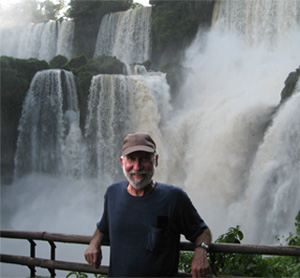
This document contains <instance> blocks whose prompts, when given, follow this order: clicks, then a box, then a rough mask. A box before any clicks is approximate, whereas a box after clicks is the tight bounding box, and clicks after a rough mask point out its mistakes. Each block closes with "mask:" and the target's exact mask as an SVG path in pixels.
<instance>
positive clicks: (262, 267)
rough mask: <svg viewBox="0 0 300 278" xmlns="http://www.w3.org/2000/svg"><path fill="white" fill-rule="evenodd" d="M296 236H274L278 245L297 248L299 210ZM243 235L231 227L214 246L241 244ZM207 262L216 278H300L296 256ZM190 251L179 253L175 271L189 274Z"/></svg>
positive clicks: (224, 256)
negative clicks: (219, 244)
mask: <svg viewBox="0 0 300 278" xmlns="http://www.w3.org/2000/svg"><path fill="white" fill-rule="evenodd" d="M295 226H296V233H295V234H293V233H290V234H289V236H288V237H287V238H285V237H284V236H282V237H281V238H280V237H276V238H277V240H278V241H279V242H280V244H282V241H283V243H285V245H289V246H300V211H299V212H298V215H297V216H296V221H295ZM243 238H244V235H243V233H242V231H241V230H240V226H236V227H235V228H234V227H231V228H229V229H228V232H227V233H225V234H223V235H221V236H220V237H219V238H218V239H217V240H216V243H235V244H241V241H242V240H243ZM210 255H211V257H210V263H211V266H212V268H213V270H214V272H217V273H218V275H230V276H247V277H300V257H296V256H272V257H267V256H262V255H246V254H235V253H233V254H223V253H217V254H210ZM192 258H193V253H192V252H183V251H181V252H180V263H179V269H180V270H183V271H185V272H190V271H191V261H192Z"/></svg>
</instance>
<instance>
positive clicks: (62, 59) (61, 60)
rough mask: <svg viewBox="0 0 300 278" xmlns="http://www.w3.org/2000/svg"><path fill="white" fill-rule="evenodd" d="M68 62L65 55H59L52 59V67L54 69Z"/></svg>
mask: <svg viewBox="0 0 300 278" xmlns="http://www.w3.org/2000/svg"><path fill="white" fill-rule="evenodd" d="M67 62H68V59H67V58H66V57H65V56H62V55H57V56H55V57H54V58H53V59H52V60H51V61H50V63H49V64H50V67H51V68H53V69H56V68H62V67H63V65H64V64H66V63H67Z"/></svg>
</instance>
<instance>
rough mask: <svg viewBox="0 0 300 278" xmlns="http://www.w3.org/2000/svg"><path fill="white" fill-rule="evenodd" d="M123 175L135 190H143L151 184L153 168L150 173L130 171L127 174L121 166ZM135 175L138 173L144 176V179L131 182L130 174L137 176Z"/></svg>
mask: <svg viewBox="0 0 300 278" xmlns="http://www.w3.org/2000/svg"><path fill="white" fill-rule="evenodd" d="M123 173H124V175H125V177H126V179H127V180H128V182H129V183H130V184H131V185H132V186H133V187H134V188H135V189H143V188H145V187H146V186H148V185H149V184H150V182H151V179H152V177H153V175H154V167H153V169H152V171H149V172H147V171H133V170H132V171H130V172H127V171H126V170H125V167H124V166H123ZM137 173H140V174H146V176H145V177H143V178H142V177H141V179H138V180H133V179H132V178H131V175H132V174H137Z"/></svg>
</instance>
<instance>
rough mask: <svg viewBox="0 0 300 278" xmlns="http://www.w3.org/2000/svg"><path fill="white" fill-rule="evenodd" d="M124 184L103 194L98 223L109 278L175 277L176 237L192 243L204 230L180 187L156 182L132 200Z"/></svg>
mask: <svg viewBox="0 0 300 278" xmlns="http://www.w3.org/2000/svg"><path fill="white" fill-rule="evenodd" d="M127 185H128V182H127V181H124V182H120V183H115V184H112V185H111V186H110V187H109V188H108V189H107V192H106V194H105V203H104V213H103V216H102V219H101V221H100V222H99V223H97V227H98V229H99V231H100V232H102V233H104V234H106V235H108V236H109V239H110V245H111V248H110V268H109V277H175V276H176V274H177V272H178V261H179V243H180V234H183V235H185V237H186V238H187V239H188V240H190V241H192V242H194V241H195V240H196V238H197V236H198V235H199V234H201V233H202V232H203V230H204V229H205V228H206V227H207V225H206V224H205V223H204V221H203V220H202V218H201V217H200V216H199V214H198V213H197V211H196V209H195V208H194V206H193V204H192V202H191V201H190V199H189V197H188V196H187V194H186V193H185V192H184V191H183V190H182V189H180V188H179V187H175V186H171V185H167V184H162V183H156V186H155V187H154V189H153V190H152V192H151V193H149V194H148V195H146V196H142V197H135V196H132V195H130V194H129V193H128V192H127Z"/></svg>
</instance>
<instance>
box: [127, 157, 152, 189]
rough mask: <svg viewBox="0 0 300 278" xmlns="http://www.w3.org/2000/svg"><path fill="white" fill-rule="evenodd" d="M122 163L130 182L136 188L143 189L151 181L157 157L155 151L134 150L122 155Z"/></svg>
mask: <svg viewBox="0 0 300 278" xmlns="http://www.w3.org/2000/svg"><path fill="white" fill-rule="evenodd" d="M121 163H122V167H123V173H124V175H125V177H126V178H127V180H128V181H129V183H130V184H131V185H132V186H133V187H134V188H136V189H143V188H144V187H146V186H147V185H149V183H150V182H151V179H152V177H153V175H154V166H157V157H154V154H153V153H147V152H133V153H131V154H128V155H126V156H124V157H121Z"/></svg>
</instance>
